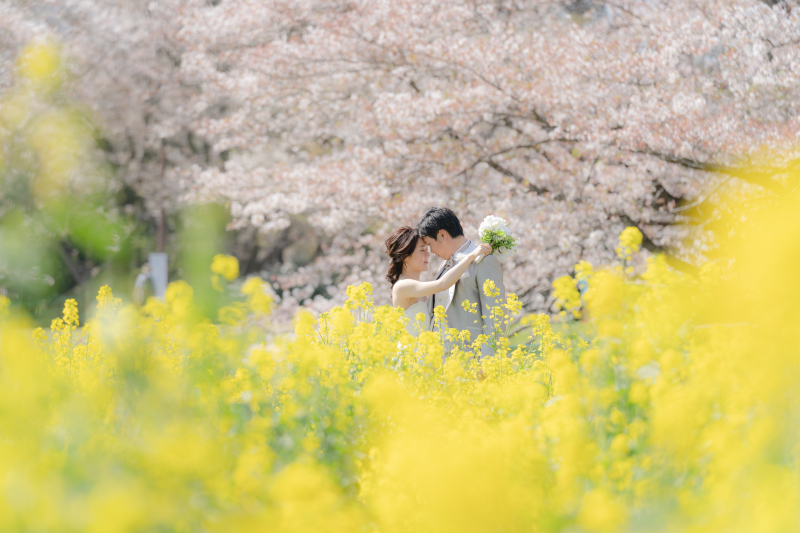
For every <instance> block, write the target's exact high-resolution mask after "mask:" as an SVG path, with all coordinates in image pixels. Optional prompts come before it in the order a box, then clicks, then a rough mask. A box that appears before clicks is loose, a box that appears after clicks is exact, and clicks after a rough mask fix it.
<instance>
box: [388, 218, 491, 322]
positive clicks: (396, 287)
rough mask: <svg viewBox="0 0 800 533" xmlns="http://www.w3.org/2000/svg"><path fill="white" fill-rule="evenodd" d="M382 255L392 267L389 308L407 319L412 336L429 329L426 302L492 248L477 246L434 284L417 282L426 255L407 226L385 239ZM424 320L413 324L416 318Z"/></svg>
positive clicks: (422, 245) (414, 231) (451, 284)
mask: <svg viewBox="0 0 800 533" xmlns="http://www.w3.org/2000/svg"><path fill="white" fill-rule="evenodd" d="M385 244H386V255H388V256H389V257H390V258H391V260H392V263H391V265H389V272H388V273H387V274H386V279H387V280H388V281H389V283H391V284H392V305H394V306H395V307H400V308H401V309H403V312H404V313H403V314H404V315H405V317H406V318H407V319H408V323H407V324H406V329H407V330H408V332H409V333H410V334H412V335H414V336H417V335H418V334H419V332H420V331H426V330H428V329H430V321H431V317H430V315H429V314H428V306H427V305H426V302H427V300H428V296H431V295H432V294H436V293H437V292H441V291H445V290H447V289H449V288H450V287H452V286H453V285H455V283H456V282H457V281H458V280H459V278H460V277H461V275H462V274H463V273H464V272H465V271H466V270H467V267H468V266H469V265H470V264H471V263H472V262H473V261H474V260H475V259H476V258H478V257H479V256H481V255H484V254H485V255H488V254H490V253H492V247H491V246H489V245H488V244H481V245H480V246H478V247H477V248H476V249H475V250H473V251H472V252H471V253H469V254H468V255H466V256H464V257H463V258H462V259H461V260H460V261H459V262H458V263H456V264H455V265H454V266H453V267H452V268H451V269H450V270H448V271H447V272H446V273H445V274H443V275H442V276H441V277H440V278H439V279H437V280H435V281H420V279H419V278H420V276H421V274H422V273H423V272H426V271H427V270H428V258H429V257H430V255H431V254H430V252H429V251H428V245H427V244H425V242H424V241H423V240H422V238H421V237H420V236H419V234H418V233H417V230H415V229H414V228H412V227H410V226H403V227H400V228H397V229H396V230H394V232H392V234H391V235H390V236H389V238H388V239H386V243H385ZM419 313H422V314H423V315H424V316H425V318H424V320H422V321H421V322H417V315H418V314H419Z"/></svg>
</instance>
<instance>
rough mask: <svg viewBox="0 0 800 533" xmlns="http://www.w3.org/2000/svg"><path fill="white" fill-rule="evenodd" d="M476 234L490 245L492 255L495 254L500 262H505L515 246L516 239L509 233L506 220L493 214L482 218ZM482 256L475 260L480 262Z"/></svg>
mask: <svg viewBox="0 0 800 533" xmlns="http://www.w3.org/2000/svg"><path fill="white" fill-rule="evenodd" d="M478 235H480V238H481V242H485V243H486V244H490V245H491V246H492V255H494V256H496V257H497V259H498V260H499V261H500V262H501V263H505V261H506V259H508V258H509V257H511V253H512V252H513V251H514V249H515V248H516V247H517V239H516V238H515V237H513V236H512V235H511V230H510V229H509V227H508V222H506V221H505V220H503V219H502V218H500V217H496V216H494V215H489V216H487V217H486V218H484V219H483V222H481V226H480V228H478ZM484 257H485V256H480V257H479V258H478V259H476V260H475V262H476V263H480V262H481V260H482V259H483V258H484Z"/></svg>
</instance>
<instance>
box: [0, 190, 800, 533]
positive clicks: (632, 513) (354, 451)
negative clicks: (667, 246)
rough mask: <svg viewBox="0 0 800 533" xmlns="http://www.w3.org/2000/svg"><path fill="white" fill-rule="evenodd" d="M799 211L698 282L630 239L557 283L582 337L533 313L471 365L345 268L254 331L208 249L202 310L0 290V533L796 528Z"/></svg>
mask: <svg viewBox="0 0 800 533" xmlns="http://www.w3.org/2000/svg"><path fill="white" fill-rule="evenodd" d="M799 214H800V201H799V200H798V199H797V198H790V199H789V200H785V201H783V203H781V204H774V205H773V206H772V207H770V208H769V209H762V210H761V211H758V212H748V213H739V214H738V215H737V219H736V222H735V223H733V226H732V228H733V230H732V233H731V235H732V240H731V250H732V252H731V255H730V257H726V258H725V260H724V261H720V262H718V263H717V264H707V265H705V266H704V267H703V268H702V269H701V274H700V276H699V278H693V277H691V276H687V275H683V274H678V273H676V272H675V271H672V270H670V269H669V268H668V267H667V266H666V262H665V261H664V259H663V258H661V257H654V258H651V259H650V261H649V263H648V266H647V270H646V272H644V273H641V274H640V275H638V276H637V275H636V273H635V272H632V271H631V269H629V268H628V267H627V261H629V260H630V255H631V253H633V252H634V251H635V249H636V248H638V245H639V242H640V236H639V239H638V240H637V236H636V235H635V233H632V232H630V231H629V232H628V233H626V234H624V235H623V236H624V239H622V241H623V242H621V249H620V257H621V258H622V259H623V266H620V267H616V268H609V269H606V270H592V269H591V268H590V267H589V266H588V265H587V264H582V265H580V267H579V268H577V269H576V270H577V272H578V277H579V278H580V280H582V281H586V282H587V283H588V292H586V294H585V295H584V297H583V298H581V296H580V295H579V293H578V292H577V290H574V283H575V280H570V279H569V278H567V279H562V280H560V282H559V284H558V285H559V287H557V291H556V292H557V295H559V296H561V298H560V305H562V307H564V308H565V309H570V310H572V311H573V314H574V315H575V316H579V315H581V314H582V315H583V316H584V320H585V322H584V323H582V324H581V326H582V327H583V326H585V327H584V328H583V330H585V331H584V333H582V334H583V335H584V338H581V337H580V336H578V334H577V333H575V334H570V335H565V334H558V335H557V334H555V333H553V331H552V330H551V329H550V326H549V320H548V319H547V317H546V316H538V317H532V318H531V319H530V320H529V321H528V323H529V324H530V326H531V328H530V329H529V330H528V331H530V332H531V339H529V341H528V342H527V343H523V344H521V345H519V346H518V347H516V348H514V347H509V345H508V341H507V339H506V337H504V336H503V335H500V336H499V337H498V339H496V343H497V345H498V352H499V355H498V356H496V357H494V358H486V359H484V360H482V361H478V360H477V359H476V358H474V357H473V355H472V354H473V352H472V351H471V349H470V347H469V342H467V341H466V340H465V339H460V340H459V339H453V342H452V343H450V344H452V345H454V346H455V348H454V353H453V354H452V355H451V356H450V358H449V359H448V360H447V362H446V364H444V365H442V354H443V353H444V350H443V346H442V339H441V338H440V336H438V335H437V334H435V333H425V334H423V335H422V336H421V337H420V338H419V339H414V338H413V337H411V336H410V335H409V334H408V333H407V332H406V330H405V327H404V324H403V322H402V320H403V319H402V313H401V312H399V311H398V310H397V309H391V308H387V307H382V308H373V307H372V305H371V303H370V290H371V289H370V287H368V286H366V285H363V286H360V287H351V288H350V290H349V292H348V294H349V296H350V300H349V301H348V303H347V304H346V305H345V306H344V307H343V308H340V309H334V310H333V311H331V312H330V313H327V314H325V315H323V316H322V317H321V318H320V319H319V320H318V321H315V320H314V319H313V318H312V317H311V316H310V315H308V314H301V315H300V316H299V317H298V318H297V325H296V335H295V336H294V338H292V339H285V340H278V341H276V342H275V343H273V344H270V345H266V344H263V343H261V342H260V341H261V340H262V339H263V338H264V333H263V330H262V329H260V328H259V326H258V323H259V320H260V318H259V317H263V316H264V315H265V314H267V313H268V312H269V309H270V306H271V301H270V298H269V295H268V292H267V291H266V290H265V285H264V282H262V281H261V280H260V279H258V278H251V279H249V280H247V281H246V283H244V284H243V285H234V284H235V283H238V282H236V281H235V278H236V276H238V266H237V265H234V264H233V263H231V261H230V260H229V259H226V258H224V257H220V258H217V259H216V260H215V265H216V266H215V267H214V278H213V284H214V287H215V288H216V289H217V290H219V291H230V293H231V294H230V297H229V298H228V299H227V300H225V301H227V305H226V306H225V307H223V308H222V309H220V310H219V312H218V322H219V323H220V325H219V326H217V325H213V324H211V323H209V322H207V321H204V320H203V319H202V318H201V316H202V315H201V314H198V313H195V312H194V309H195V308H194V306H193V305H194V304H193V291H192V288H191V287H190V286H189V285H187V284H186V283H183V282H177V283H174V284H172V285H171V286H170V289H169V291H168V293H167V298H166V301H165V302H163V303H162V302H158V301H155V300H151V301H150V303H148V305H146V306H145V307H144V308H142V309H136V308H133V307H122V306H121V305H120V303H119V301H117V300H115V299H114V298H113V296H112V295H111V293H110V290H108V289H107V288H104V289H103V290H102V291H101V293H100V295H99V296H98V305H97V309H96V310H80V312H81V313H82V314H88V315H91V316H92V317H93V318H92V319H91V320H89V321H87V322H86V325H85V326H84V327H82V328H78V325H79V322H78V320H79V319H78V312H79V310H78V309H77V307H76V306H75V305H74V304H73V303H72V302H68V303H67V306H66V307H65V310H64V317H63V319H60V320H56V321H55V322H54V323H53V327H52V329H51V331H49V332H48V331H42V330H37V331H35V332H34V334H33V336H31V333H30V331H31V330H30V329H29V326H28V323H27V321H26V319H25V318H24V317H21V316H15V313H13V312H11V310H10V308H9V307H8V302H7V301H5V303H4V304H0V305H2V309H3V310H2V311H0V313H2V315H3V318H2V322H1V324H2V325H1V326H0V349H1V350H2V352H1V356H0V380H1V382H0V480H2V490H0V530H3V531H94V532H102V533H110V532H116V531H120V532H121V531H165V532H167V531H175V532H178V531H218V532H234V531H248V532H249V531H297V532H309V531H342V532H357V531H380V532H426V531H430V532H450V531H452V532H470V531H475V532H489V531H498V532H500V531H534V532H551V531H553V532H554V531H570V532H581V531H586V532H612V531H648V532H654V531H670V532H674V531H687V532H696V531H697V532H699V531H703V532H706V531H719V532H726V533H732V532H743V533H752V532H762V531H763V532H767V531H775V532H786V531H800V493H799V491H800V449H799V448H798V446H800V402H799V401H798V400H799V398H798V391H799V390H800V375H799V374H798V368H799V367H800V365H798V363H800V327H798V324H800V280H798V276H797V269H798V265H800V215H799ZM740 215H741V216H740ZM745 215H746V216H745ZM209 275H211V274H209ZM579 308H580V309H579ZM514 311H515V302H514V300H513V299H512V300H511V301H510V302H509V305H508V307H506V308H504V309H503V310H499V311H498V312H499V313H501V314H504V315H509V318H511V315H512V314H513V312H514ZM583 330H582V331H583ZM586 332H588V333H586ZM32 337H33V338H32ZM470 341H474V339H470ZM512 345H513V343H512Z"/></svg>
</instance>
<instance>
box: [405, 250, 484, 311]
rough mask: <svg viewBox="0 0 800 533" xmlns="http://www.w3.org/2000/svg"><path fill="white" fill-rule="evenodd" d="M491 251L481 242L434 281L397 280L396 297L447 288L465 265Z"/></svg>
mask: <svg viewBox="0 0 800 533" xmlns="http://www.w3.org/2000/svg"><path fill="white" fill-rule="evenodd" d="M490 253H492V247H491V246H489V245H488V244H481V245H480V246H478V247H477V248H476V249H475V250H473V251H472V252H470V254H469V255H467V256H466V257H465V258H464V259H462V260H461V261H459V262H458V263H456V264H455V265H454V266H453V268H451V269H450V270H448V271H447V272H445V274H444V275H443V276H442V277H441V278H439V279H437V280H436V281H416V280H413V279H403V280H400V281H398V282H397V283H396V284H395V286H394V290H395V291H396V292H395V297H396V298H422V297H423V296H430V295H431V294H436V293H437V292H442V291H444V290H447V289H449V288H450V287H452V286H453V285H455V283H456V282H457V281H458V279H459V278H460V277H461V275H462V274H463V273H464V272H466V270H467V267H468V266H469V265H470V264H471V263H472V262H473V261H475V259H477V258H478V257H479V256H481V255H483V254H486V255H489V254H490Z"/></svg>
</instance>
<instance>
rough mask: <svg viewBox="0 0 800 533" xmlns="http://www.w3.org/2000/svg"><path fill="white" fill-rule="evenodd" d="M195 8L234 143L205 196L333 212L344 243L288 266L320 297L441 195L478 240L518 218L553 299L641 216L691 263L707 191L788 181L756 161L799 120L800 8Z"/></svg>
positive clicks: (657, 245) (232, 3) (207, 92)
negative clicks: (558, 278)
mask: <svg viewBox="0 0 800 533" xmlns="http://www.w3.org/2000/svg"><path fill="white" fill-rule="evenodd" d="M184 15H185V16H184V18H183V19H182V28H183V29H182V30H181V31H180V32H179V33H178V36H177V38H178V40H179V41H180V42H181V44H182V46H183V47H184V50H185V51H184V55H183V58H184V60H183V63H182V65H181V74H182V76H185V78H186V79H187V80H190V81H191V82H192V83H195V84H197V85H198V86H200V87H201V88H202V90H201V91H200V92H198V93H197V94H196V95H195V96H194V97H193V99H192V104H191V105H192V106H193V107H194V108H195V109H197V110H198V111H199V114H198V118H197V122H196V128H197V129H196V131H197V132H198V134H200V135H202V136H203V137H204V138H206V139H208V140H209V141H210V142H211V143H212V145H213V149H214V150H215V151H218V152H220V153H225V154H226V157H227V158H228V159H227V161H226V163H225V165H224V167H223V168H218V167H202V166H194V167H192V168H190V169H185V170H184V172H183V174H182V176H184V177H185V179H186V180H187V183H190V184H191V193H190V196H191V197H192V198H195V199H200V198H224V199H225V200H226V201H229V202H230V203H231V206H232V213H233V215H234V217H236V220H237V222H236V225H237V226H241V225H245V224H252V225H255V226H258V227H261V228H263V229H264V230H270V229H273V228H276V227H278V228H279V227H281V226H283V225H286V224H288V220H289V217H291V216H294V215H297V214H305V215H307V216H308V217H309V219H310V220H311V221H312V223H313V224H314V225H316V226H318V227H322V228H325V230H326V232H328V233H329V234H330V235H331V236H332V241H331V243H330V248H329V249H328V250H327V253H326V254H324V255H323V256H322V257H321V258H320V259H319V260H318V261H317V262H316V263H314V264H313V265H311V266H310V267H306V268H301V269H298V270H297V271H295V272H293V273H292V274H291V275H289V276H283V277H281V278H280V283H281V284H282V286H283V287H285V288H287V289H290V288H294V289H293V291H294V293H293V294H295V295H296V298H297V299H300V300H302V299H304V298H308V297H309V296H311V294H313V291H312V289H317V287H318V286H327V285H336V284H339V285H341V284H343V283H349V282H352V281H355V280H356V279H362V278H364V277H367V278H369V279H372V280H375V282H376V283H382V282H381V276H380V274H382V265H383V258H382V257H381V253H380V252H381V241H382V239H383V238H384V237H385V235H386V234H387V233H388V230H389V229H390V228H391V227H392V226H395V225H399V224H403V223H413V222H414V221H415V219H416V217H417V216H418V215H419V214H420V213H421V211H422V210H423V209H424V208H425V207H427V206H429V205H431V204H436V203H441V204H446V205H450V206H452V207H453V208H454V209H455V210H456V211H457V212H458V213H459V215H460V216H461V218H462V219H463V220H464V222H465V225H466V228H467V230H468V232H469V234H470V235H474V234H475V230H476V228H477V225H478V224H479V222H480V220H481V219H482V218H483V217H484V216H485V215H487V214H489V213H494V214H498V215H500V216H504V217H506V218H507V219H508V220H509V221H510V223H511V225H512V228H513V229H514V231H515V233H517V234H518V235H520V237H521V240H520V245H519V249H520V253H518V254H517V256H516V257H515V259H514V261H513V262H511V263H510V264H508V268H507V272H506V276H507V280H508V282H509V285H510V287H511V288H512V289H513V290H516V291H519V292H521V293H522V294H523V295H524V297H525V298H526V301H527V302H529V303H532V304H534V305H539V306H540V305H542V304H543V303H544V301H545V298H546V296H547V295H548V293H549V289H550V284H549V282H550V280H551V279H552V278H553V276H555V275H557V274H559V273H562V272H565V271H570V270H571V268H572V265H574V264H575V263H576V262H577V261H578V260H579V259H588V260H589V261H592V262H597V263H603V262H606V261H608V260H610V259H611V258H612V256H613V250H614V247H615V244H616V239H617V236H618V234H619V232H620V230H621V229H622V228H623V227H625V226H626V225H636V226H638V227H639V228H640V229H641V230H642V231H643V233H644V234H645V236H646V241H645V244H646V246H647V247H648V248H649V249H650V250H663V249H668V250H670V251H671V256H672V257H673V261H672V262H673V265H675V266H677V267H679V268H684V269H691V266H690V265H689V264H688V262H690V258H691V254H692V251H693V249H694V252H697V251H698V249H697V235H696V232H692V231H689V229H688V228H687V227H686V226H685V225H678V224H679V223H681V222H687V221H692V220H693V219H695V218H699V217H702V216H703V215H704V214H705V213H706V212H707V211H709V210H713V209H714V208H718V207H715V206H714V205H713V204H712V201H713V199H714V198H706V197H705V194H707V193H708V191H709V190H710V189H709V187H712V188H713V187H715V186H721V185H722V183H723V182H724V183H726V184H733V183H741V182H745V181H751V182H754V183H758V185H760V186H761V187H764V188H765V189H766V190H772V191H773V192H774V191H775V190H778V191H780V190H782V188H785V184H783V183H782V182H781V180H780V178H774V177H772V176H766V177H765V176H748V175H745V174H742V173H741V172H737V171H736V168H738V167H739V165H740V164H741V163H742V162H743V161H746V160H747V158H748V156H749V155H750V154H751V153H752V152H753V150H754V149H763V148H764V147H770V148H773V149H774V148H779V147H785V146H786V145H790V144H791V143H792V142H794V140H795V138H796V136H797V132H798V125H799V124H800V123H799V122H798V104H797V101H798V100H797V96H798V73H799V72H798V68H800V64H799V63H798V57H799V56H798V52H800V46H798V43H800V24H798V22H800V18H799V17H800V9H798V7H797V5H796V4H792V5H790V4H789V3H780V4H777V5H768V4H765V3H762V2H758V1H740V2H727V1H726V2H722V1H713V0H704V1H700V2H688V1H686V2H682V1H678V2H644V1H618V2H597V3H593V2H586V1H579V2H574V3H571V4H570V3H566V4H565V3H563V2H553V1H530V2H503V1H499V2H473V1H466V0H447V1H442V2H432V3H425V2H415V1H410V0H407V1H402V0H401V1H392V2H388V1H386V2H380V1H373V2H349V1H331V2H324V3H323V2H312V1H307V2H280V1H271V2H248V1H238V0H228V1H225V2H221V3H219V4H217V5H214V6H207V5H198V6H196V9H192V10H187V11H185V12H184ZM223 101H224V102H226V104H225V107H226V109H225V112H224V113H222V115H221V116H215V115H213V114H209V113H207V112H205V110H208V109H211V108H212V107H213V106H215V105H216V106H218V105H219V102H223ZM177 170H178V169H176V171H177ZM778 170H779V169H776V173H778ZM732 176H735V179H731V177H732ZM718 190H719V189H718ZM687 240H688V242H687ZM700 246H701V247H702V242H701V243H700ZM680 258H682V259H683V260H685V261H681V260H680ZM378 292H379V293H380V292H381V291H378ZM383 292H384V293H385V292H386V291H383ZM385 297H386V294H384V295H383V298H384V300H385Z"/></svg>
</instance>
